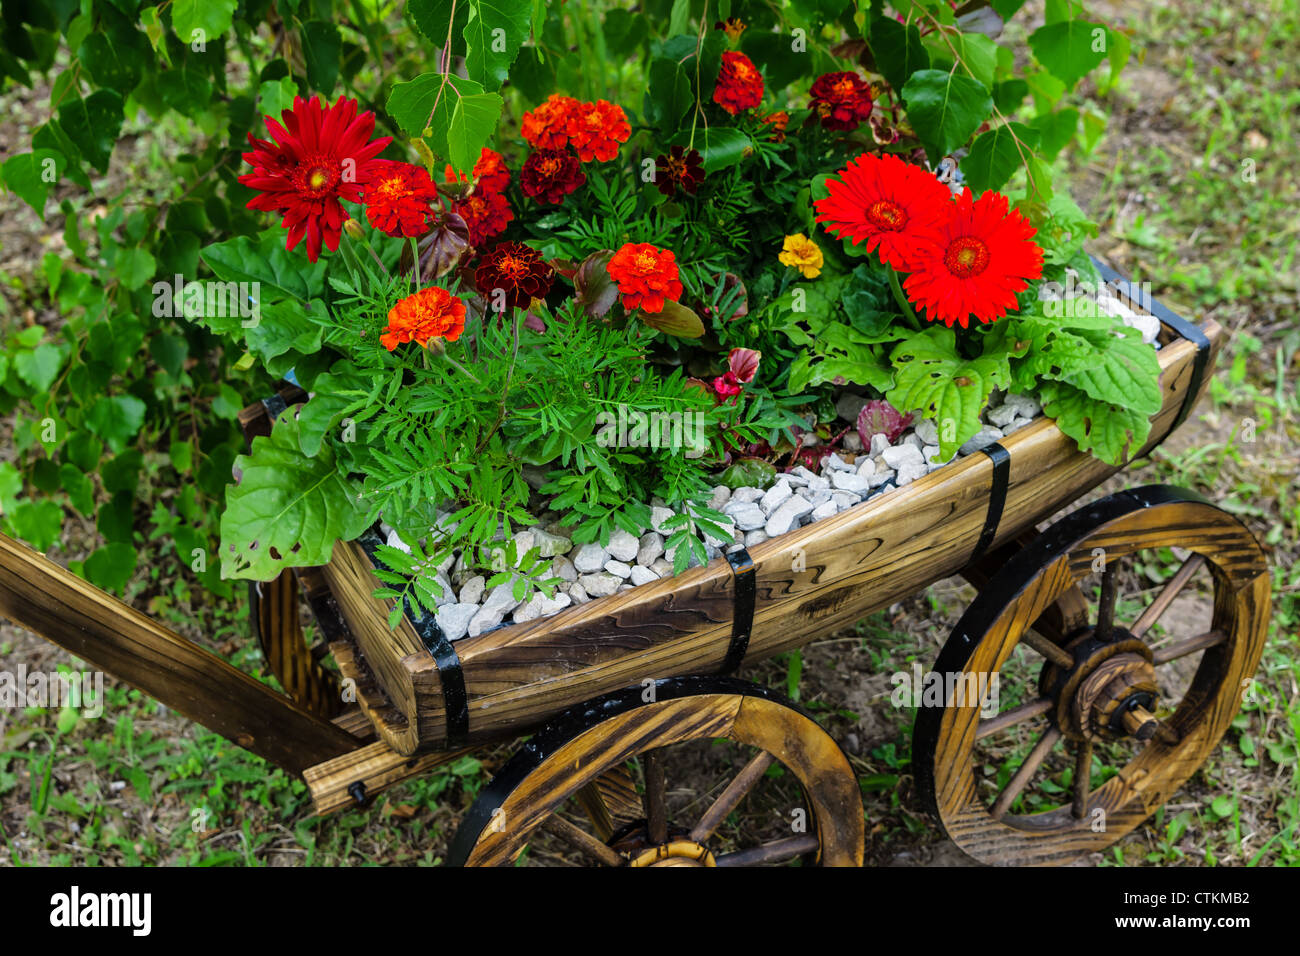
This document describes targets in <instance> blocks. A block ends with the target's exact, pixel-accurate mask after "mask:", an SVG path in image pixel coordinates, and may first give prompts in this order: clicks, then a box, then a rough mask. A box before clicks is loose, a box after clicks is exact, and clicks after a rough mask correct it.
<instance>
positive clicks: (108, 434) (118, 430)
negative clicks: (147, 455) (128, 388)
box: [86, 395, 146, 454]
mask: <svg viewBox="0 0 1300 956" xmlns="http://www.w3.org/2000/svg"><path fill="white" fill-rule="evenodd" d="M145 411H146V406H145V404H144V402H142V401H140V399H138V398H136V397H135V396H134V395H104V396H102V397H100V398H99V399H97V400H96V401H95V404H94V405H92V406H91V407H90V412H89V413H88V414H87V415H86V427H87V428H89V429H90V430H91V431H92V432H94V433H95V434H96V435H98V436H99V437H100V438H102V439H104V444H106V445H107V446H108V447H109V449H110V450H111V451H112V452H113V453H114V454H116V453H118V452H120V451H122V450H124V449H125V448H126V446H127V443H128V442H129V441H130V440H131V439H132V438H134V437H135V436H136V433H137V432H139V431H140V426H141V425H143V424H144V413H145Z"/></svg>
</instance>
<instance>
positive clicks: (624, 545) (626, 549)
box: [606, 528, 640, 561]
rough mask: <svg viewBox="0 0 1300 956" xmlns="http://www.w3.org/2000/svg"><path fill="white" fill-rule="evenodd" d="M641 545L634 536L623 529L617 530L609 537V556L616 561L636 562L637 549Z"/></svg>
mask: <svg viewBox="0 0 1300 956" xmlns="http://www.w3.org/2000/svg"><path fill="white" fill-rule="evenodd" d="M639 547H640V545H639V544H638V543H637V540H636V538H635V537H633V536H632V535H630V534H628V533H627V532H626V531H624V530H623V529H622V528H615V529H614V531H613V532H612V533H611V534H610V536H609V546H608V547H607V548H606V550H607V551H609V556H610V557H611V558H614V559H615V560H616V561H635V560H636V552H637V548H639Z"/></svg>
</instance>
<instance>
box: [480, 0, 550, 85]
mask: <svg viewBox="0 0 1300 956" xmlns="http://www.w3.org/2000/svg"><path fill="white" fill-rule="evenodd" d="M468 2H469V21H468V22H467V23H466V24H465V32H464V37H465V44H466V46H467V47H468V52H467V53H466V54H465V71H466V72H467V73H468V74H469V78H470V79H471V80H475V81H477V82H478V83H480V84H481V85H482V86H483V89H485V90H489V91H490V90H497V89H499V88H500V87H501V84H502V83H504V82H505V79H506V74H507V73H509V72H510V64H512V63H513V62H514V61H515V57H516V56H518V55H519V48H520V46H522V45H523V42H524V40H526V39H527V38H528V32H529V27H530V24H531V21H532V14H533V11H532V6H531V5H530V4H527V3H520V2H518V0H468Z"/></svg>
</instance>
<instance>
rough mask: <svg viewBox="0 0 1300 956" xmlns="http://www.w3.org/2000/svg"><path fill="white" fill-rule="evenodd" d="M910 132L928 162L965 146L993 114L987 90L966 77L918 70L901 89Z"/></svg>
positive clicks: (991, 99)
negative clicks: (918, 138)
mask: <svg viewBox="0 0 1300 956" xmlns="http://www.w3.org/2000/svg"><path fill="white" fill-rule="evenodd" d="M903 100H904V101H905V102H906V104H907V115H908V119H909V120H910V121H911V123H912V129H914V130H915V131H916V135H917V136H919V137H920V138H921V142H922V143H924V144H925V148H926V152H927V153H928V154H929V155H930V158H931V160H937V159H940V158H942V157H944V156H947V155H948V154H949V153H951V152H952V151H953V150H955V149H956V148H957V147H959V146H962V145H963V144H965V142H966V140H968V139H970V137H971V134H972V133H974V132H975V130H977V129H978V128H979V126H980V124H981V123H983V122H984V121H985V120H986V119H988V117H989V114H990V113H991V112H992V111H993V98H992V96H990V95H989V91H988V89H987V87H985V86H984V85H982V84H980V83H977V82H975V81H974V80H972V79H971V78H970V77H969V76H962V75H961V74H958V73H951V74H950V73H945V72H944V71H943V70H920V71H918V72H916V73H913V74H912V78H911V79H910V80H908V81H907V85H906V86H904V87H903Z"/></svg>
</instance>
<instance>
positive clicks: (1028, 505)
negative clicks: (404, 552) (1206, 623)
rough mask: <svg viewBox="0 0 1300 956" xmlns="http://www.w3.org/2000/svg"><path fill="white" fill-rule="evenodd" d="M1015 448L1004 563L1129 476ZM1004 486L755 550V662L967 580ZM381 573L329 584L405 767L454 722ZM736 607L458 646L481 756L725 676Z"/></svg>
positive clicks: (711, 577)
mask: <svg viewBox="0 0 1300 956" xmlns="http://www.w3.org/2000/svg"><path fill="white" fill-rule="evenodd" d="M1205 332H1206V334H1207V336H1208V337H1209V338H1210V340H1211V342H1212V345H1213V348H1214V349H1215V350H1217V348H1218V347H1219V343H1220V341H1221V338H1222V330H1221V329H1220V328H1219V326H1217V325H1216V324H1214V323H1212V322H1210V323H1207V324H1206V326H1205ZM1195 352H1196V347H1195V346H1194V345H1193V344H1192V343H1190V342H1187V341H1184V340H1177V341H1173V342H1170V343H1169V344H1167V345H1166V346H1165V347H1164V348H1162V349H1161V351H1160V353H1159V360H1160V365H1161V368H1162V375H1161V385H1162V389H1163V392H1164V399H1165V400H1164V405H1163V407H1162V409H1161V411H1160V412H1159V413H1157V414H1156V416H1155V417H1154V419H1153V424H1152V432H1151V436H1150V438H1149V440H1148V442H1147V443H1146V445H1145V446H1144V447H1143V448H1142V449H1140V450H1138V452H1137V453H1136V454H1135V455H1134V457H1139V456H1140V455H1141V454H1145V453H1146V452H1147V451H1148V450H1149V449H1150V448H1152V447H1154V446H1155V445H1156V444H1158V443H1159V442H1160V441H1161V440H1162V439H1163V438H1164V437H1165V435H1166V433H1167V432H1168V431H1169V429H1170V427H1171V426H1172V424H1173V422H1174V421H1175V420H1176V418H1177V416H1178V413H1179V411H1180V409H1181V407H1182V405H1183V401H1184V398H1185V394H1186V391H1187V389H1188V387H1189V383H1190V381H1191V375H1192V359H1193V357H1194V355H1195ZM1212 361H1213V355H1212V356H1211V362H1212ZM1204 384H1205V383H1202V387H1204ZM1001 444H1002V445H1003V446H1004V447H1005V448H1006V449H1007V451H1008V452H1009V453H1010V455H1011V470H1010V471H1011V473H1010V480H1009V485H1008V488H1007V494H1006V504H1005V507H1004V511H1003V516H1002V521H1001V524H1000V525H999V528H998V532H997V535H996V536H995V537H994V539H993V542H992V543H991V546H992V547H993V548H996V547H998V546H999V545H1002V544H1004V543H1006V542H1008V541H1011V540H1013V539H1015V538H1016V537H1017V536H1018V535H1020V534H1022V533H1023V532H1025V531H1027V530H1028V529H1030V528H1031V527H1032V526H1033V524H1034V523H1035V522H1037V521H1039V520H1041V519H1042V518H1044V517H1046V516H1048V515H1051V514H1053V513H1054V512H1056V511H1057V510H1059V509H1060V508H1061V507H1063V506H1064V505H1066V504H1068V503H1069V502H1071V501H1073V500H1075V499H1076V498H1077V497H1079V496H1080V495H1081V494H1083V493H1085V492H1087V491H1089V490H1090V489H1092V488H1094V487H1095V486H1097V485H1098V484H1100V483H1101V482H1102V481H1104V480H1105V479H1106V478H1108V477H1110V476H1111V475H1112V474H1114V473H1115V472H1116V471H1117V470H1118V469H1117V468H1115V467H1113V466H1111V465H1107V464H1105V463H1103V462H1101V461H1099V460H1097V459H1096V458H1093V457H1092V456H1090V455H1087V454H1083V453H1081V452H1080V451H1079V450H1078V448H1077V446H1076V445H1075V443H1074V441H1073V440H1072V439H1070V438H1068V437H1066V436H1065V435H1064V434H1063V433H1062V432H1061V431H1060V430H1059V429H1058V428H1057V427H1056V425H1055V423H1054V422H1052V421H1049V420H1047V419H1041V420H1039V421H1037V422H1035V423H1034V424H1032V425H1028V426H1026V427H1024V428H1022V429H1020V430H1019V431H1017V432H1015V433H1014V434H1012V435H1010V436H1008V437H1007V438H1005V439H1003V441H1002V443H1001ZM992 471H993V466H992V462H991V461H990V460H989V459H988V457H987V456H984V455H971V456H968V457H966V458H964V459H961V460H959V461H956V462H953V463H951V464H949V465H948V466H946V467H944V468H942V469H939V470H938V471H935V472H932V473H930V474H928V475H926V476H925V477H923V478H921V479H919V480H917V481H915V482H913V483H912V484H910V485H908V486H906V487H905V488H902V489H899V490H897V491H893V492H890V493H889V494H886V495H881V496H879V497H877V498H875V499H872V500H870V501H868V502H866V503H865V504H862V505H859V506H857V507H854V508H851V509H849V510H848V511H845V512H841V513H840V514H839V515H836V516H834V517H832V518H828V519H826V520H824V521H819V522H816V523H815V524H811V525H807V526H805V527H802V528H798V529H796V530H793V531H791V532H789V533H787V534H784V535H781V536H779V537H777V538H773V539H770V540H768V541H766V542H764V543H762V544H760V545H758V546H756V547H754V548H751V549H750V554H751V556H752V557H753V559H754V563H755V565H756V567H757V571H756V575H757V589H758V602H757V609H756V612H755V616H754V626H753V629H752V633H751V637H750V643H749V652H748V659H749V660H756V659H760V658H763V657H768V656H771V655H774V654H778V653H781V652H783V651H786V650H790V649H793V648H795V647H799V646H801V645H802V644H804V643H806V642H807V641H808V640H810V639H812V638H813V637H815V636H816V635H818V634H825V633H829V632H831V631H832V630H834V629H836V628H838V627H842V626H845V625H847V624H849V623H851V622H853V621H856V620H858V619H860V618H861V617H863V616H864V615H866V614H869V613H871V612H872V611H874V610H877V609H879V608H882V607H886V606H888V605H889V604H892V603H894V602H895V601H898V600H900V599H902V598H904V597H906V596H909V595H911V594H913V593H915V592H916V591H918V590H920V589H921V588H923V587H926V586H928V585H929V584H930V583H932V582H933V581H935V580H938V579H940V578H942V577H947V576H949V575H951V574H954V573H956V572H957V571H959V570H960V569H961V568H962V567H963V566H964V565H966V563H967V561H968V560H969V558H970V555H971V553H972V552H973V550H974V547H975V545H976V542H977V541H978V540H979V537H980V533H981V531H982V529H983V525H984V520H985V515H986V510H987V502H988V492H989V488H990V485H991V483H992ZM367 569H368V561H367V559H366V558H365V556H364V553H363V552H362V551H361V549H360V547H359V546H358V545H356V544H355V543H349V544H342V543H341V544H340V545H339V546H338V547H337V548H336V549H335V560H334V562H332V563H331V566H330V568H329V569H327V574H329V575H330V576H331V585H332V586H333V587H334V589H335V593H336V594H338V595H339V596H340V602H339V603H340V606H341V608H342V609H343V612H344V615H345V616H346V617H347V618H348V620H349V623H350V625H351V627H352V630H353V632H354V633H355V634H356V635H357V639H358V645H359V646H360V650H361V653H362V656H363V657H364V658H365V659H366V661H367V663H369V664H371V665H372V669H373V671H374V673H375V676H376V679H377V681H378V683H379V684H380V685H381V687H382V689H383V691H384V692H386V693H387V694H388V696H389V697H390V699H391V700H392V702H393V704H394V706H395V708H396V709H397V710H398V711H400V712H401V713H402V714H404V715H406V717H407V719H408V721H409V725H408V726H407V727H405V728H404V733H403V735H402V739H400V740H399V739H397V738H396V737H393V738H392V739H390V738H389V736H387V735H385V732H384V729H383V728H382V727H380V728H379V731H380V735H381V737H384V738H385V739H388V740H389V743H390V744H391V745H392V746H393V747H394V748H395V749H399V750H403V751H404V752H405V751H407V748H411V747H412V744H413V742H414V746H415V747H416V748H417V749H418V748H428V747H432V746H438V745H440V742H441V739H442V737H443V734H444V727H445V720H444V714H443V705H442V700H441V687H440V683H439V681H438V679H437V667H436V665H435V664H434V662H433V660H432V658H431V657H430V656H429V655H428V653H426V652H425V651H424V650H423V648H422V647H420V646H419V642H418V638H416V637H415V635H414V633H413V632H411V631H410V630H409V624H408V625H406V626H404V627H403V628H399V629H398V631H397V632H391V631H388V628H387V624H386V622H385V621H384V616H385V614H386V607H384V606H382V605H381V604H380V602H377V601H375V600H374V599H373V598H371V597H370V596H369V595H370V591H372V590H373V588H374V584H373V579H372V578H370V577H369V574H368V570H367ZM340 592H342V593H340ZM733 600H734V598H733V593H732V573H731V569H730V567H729V565H728V564H727V562H726V561H725V560H721V559H719V560H715V561H713V562H711V563H710V564H709V565H708V566H706V567H702V568H695V569H692V570H689V571H687V572H686V573H685V574H682V575H680V576H677V577H673V578H668V579H663V580H660V581H657V582H651V583H649V584H646V585H642V586H641V587H638V588H635V589H633V590H631V591H626V592H623V593H619V594H615V595H612V596H610V597H607V598H603V599H601V600H599V601H593V602H590V603H588V604H584V605H579V606H576V607H570V608H566V609H565V610H564V611H561V612H560V613H559V614H557V615H554V616H552V617H547V618H543V619H539V620H536V621H532V622H528V623H525V624H515V625H511V626H509V627H506V628H502V629H499V630H496V631H492V632H489V633H486V634H481V635H478V636H477V637H470V638H465V639H462V640H460V641H457V642H456V650H457V652H458V654H459V655H460V658H461V661H462V664H463V667H464V675H465V685H466V691H467V693H468V697H469V701H470V738H469V739H470V741H483V740H489V739H494V738H498V737H502V736H509V735H512V734H517V733H520V732H522V731H523V730H525V729H527V728H529V727H531V726H534V725H536V724H537V723H539V722H540V721H542V720H544V719H545V718H547V717H549V716H550V715H552V714H555V713H558V712H559V711H561V710H564V709H566V708H568V707H570V706H573V705H574V704H577V703H580V702H582V701H584V700H589V699H591V698H594V697H597V696H599V695H601V694H604V693H607V692H609V691H612V690H615V689H618V688H621V687H626V686H629V685H634V684H639V683H641V682H642V681H644V680H646V679H654V678H660V677H669V676H681V675H686V674H702V673H711V672H714V671H716V670H717V669H718V668H719V667H720V666H721V665H722V662H723V660H724V658H725V655H726V651H727V647H728V644H729V641H730V636H731V616H732V608H733ZM411 752H414V751H411Z"/></svg>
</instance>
